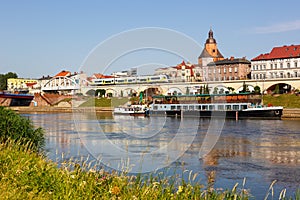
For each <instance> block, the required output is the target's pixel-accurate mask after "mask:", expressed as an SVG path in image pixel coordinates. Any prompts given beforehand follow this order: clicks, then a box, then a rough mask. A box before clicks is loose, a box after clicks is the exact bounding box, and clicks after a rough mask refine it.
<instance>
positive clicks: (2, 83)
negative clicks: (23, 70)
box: [0, 72, 18, 90]
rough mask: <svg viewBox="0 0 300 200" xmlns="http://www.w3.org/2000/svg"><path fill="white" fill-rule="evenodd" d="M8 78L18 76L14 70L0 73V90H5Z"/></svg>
mask: <svg viewBox="0 0 300 200" xmlns="http://www.w3.org/2000/svg"><path fill="white" fill-rule="evenodd" d="M9 78H18V75H17V74H16V73H14V72H8V73H6V74H0V90H7V79H9Z"/></svg>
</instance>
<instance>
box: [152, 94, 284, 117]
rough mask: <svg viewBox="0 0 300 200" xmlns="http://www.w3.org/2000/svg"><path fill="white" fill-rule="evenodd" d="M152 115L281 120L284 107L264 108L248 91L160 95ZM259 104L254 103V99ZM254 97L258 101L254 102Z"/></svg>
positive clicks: (153, 107)
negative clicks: (241, 92) (226, 93)
mask: <svg viewBox="0 0 300 200" xmlns="http://www.w3.org/2000/svg"><path fill="white" fill-rule="evenodd" d="M155 98H157V99H160V100H158V101H157V100H154V101H153V104H152V105H151V107H150V116H155V115H167V116H182V117H183V116H184V117H203V118H204V117H219V118H232V119H251V118H252V119H281V116H282V110H283V108H282V107H280V106H278V107H273V106H271V107H264V106H261V105H259V101H258V99H257V98H253V97H250V96H248V94H235V95H233V94H232V95H193V96H191V95H184V96H159V97H155ZM252 100H253V102H256V104H253V103H251V101H252ZM254 100H255V101H254Z"/></svg>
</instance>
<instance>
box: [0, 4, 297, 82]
mask: <svg viewBox="0 0 300 200" xmlns="http://www.w3.org/2000/svg"><path fill="white" fill-rule="evenodd" d="M299 7H300V1H299V0H290V1H258V0H252V1H199V0H198V1H196V0H195V1H193V0H191V1H178V0H172V1H171V0H170V1H169V0H166V1H158V0H152V1H135V0H132V1H114V0H112V1H58V0H52V1H39V0H27V1H21V0H19V1H17V0H1V1H0V27H1V31H0V73H6V72H9V71H13V72H16V73H17V74H18V75H19V77H31V78H40V77H41V76H43V75H55V74H56V73H57V72H59V71H60V70H63V69H65V70H70V71H72V72H74V71H78V70H79V69H80V67H81V65H82V64H83V63H84V60H85V59H86V58H87V56H88V55H89V53H90V52H91V51H92V50H93V49H94V48H95V47H96V46H97V45H98V44H99V43H101V42H103V41H105V40H107V38H110V37H112V36H113V35H116V34H119V33H121V32H124V31H128V30H132V29H136V28H143V27H161V28H166V29H171V30H175V31H178V32H181V33H183V34H185V35H186V36H188V37H191V38H193V39H194V40H195V41H197V42H198V43H199V45H201V46H203V44H204V42H205V40H206V38H207V34H208V31H209V28H210V27H212V29H213V31H214V37H215V38H216V40H217V43H218V47H219V49H220V51H221V53H222V54H223V55H224V56H225V57H230V56H235V57H243V56H246V57H247V59H249V60H251V59H252V58H253V57H255V56H257V55H259V54H261V53H266V52H269V51H270V50H271V49H272V47H274V46H282V45H290V44H300V41H299V39H300V37H299V36H300V14H299ZM174 42H176V41H174ZM120 45H121V44H120ZM201 51H202V49H199V51H198V52H195V54H196V55H199V54H200V52H201ZM146 54H147V53H145V52H144V54H141V55H140V54H139V55H136V56H133V57H132V58H131V61H132V60H134V59H139V60H140V62H139V63H138V64H136V63H134V62H131V61H130V59H128V58H130V56H129V57H128V58H127V59H123V60H120V61H119V62H118V66H116V67H115V69H114V70H115V71H116V70H122V69H127V68H130V67H135V66H136V65H142V64H143V59H146V58H144V57H143V56H144V55H145V56H146V57H147V55H146ZM155 56H157V57H159V56H160V57H163V58H161V59H158V60H156V58H155ZM148 57H149V55H148ZM150 58H152V59H153V63H158V62H159V63H158V64H160V65H161V66H169V65H176V64H177V63H179V62H181V58H178V57H177V58H176V57H173V56H167V55H166V56H162V55H158V54H157V52H156V53H153V54H151V56H150ZM150 58H147V59H146V60H147V62H146V64H145V65H147V63H151V59H150ZM190 62H197V57H195V59H194V60H190ZM101 67H104V66H101ZM101 67H100V68H99V71H98V72H101V70H102V69H101Z"/></svg>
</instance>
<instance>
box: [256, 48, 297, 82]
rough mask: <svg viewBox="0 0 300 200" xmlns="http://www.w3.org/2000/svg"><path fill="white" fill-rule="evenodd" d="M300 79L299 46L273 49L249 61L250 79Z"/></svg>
mask: <svg viewBox="0 0 300 200" xmlns="http://www.w3.org/2000/svg"><path fill="white" fill-rule="evenodd" d="M297 77H300V45H290V46H282V47H274V48H273V49H272V51H271V52H270V53H266V54H260V55H259V56H257V57H255V58H253V59H252V60H251V78H252V79H262V80H264V79H280V78H285V79H286V78H297Z"/></svg>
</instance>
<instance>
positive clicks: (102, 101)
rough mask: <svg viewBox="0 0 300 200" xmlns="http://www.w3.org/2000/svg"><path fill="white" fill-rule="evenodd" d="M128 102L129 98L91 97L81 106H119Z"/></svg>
mask: <svg viewBox="0 0 300 200" xmlns="http://www.w3.org/2000/svg"><path fill="white" fill-rule="evenodd" d="M127 102H128V98H117V97H111V98H89V99H88V100H87V101H86V102H84V103H82V104H81V105H80V106H79V107H117V106H119V105H123V104H125V103H127Z"/></svg>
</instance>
